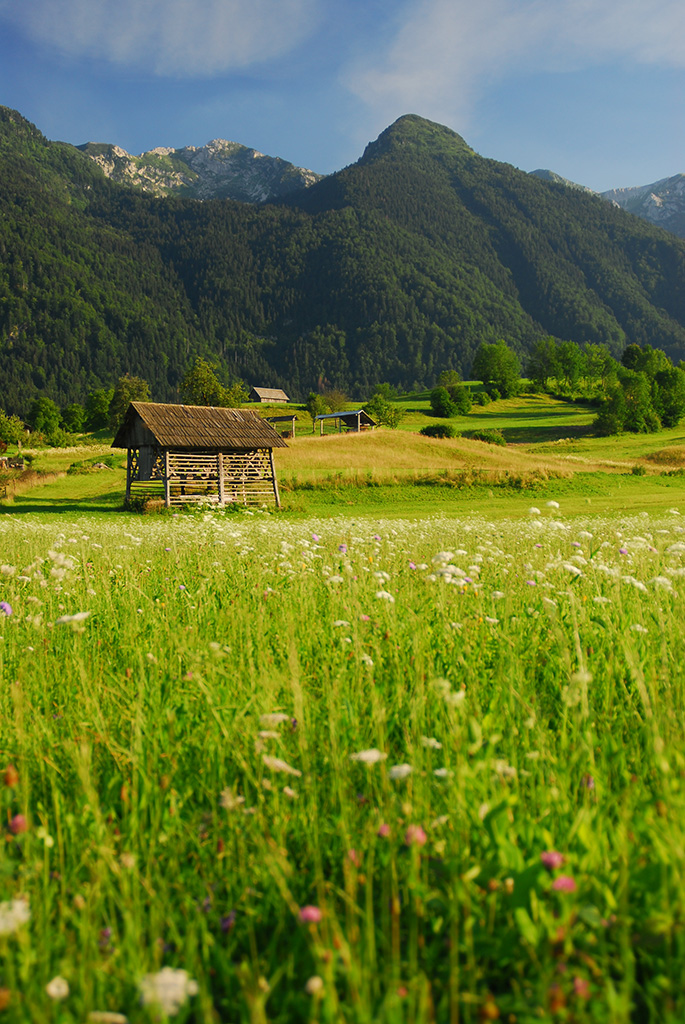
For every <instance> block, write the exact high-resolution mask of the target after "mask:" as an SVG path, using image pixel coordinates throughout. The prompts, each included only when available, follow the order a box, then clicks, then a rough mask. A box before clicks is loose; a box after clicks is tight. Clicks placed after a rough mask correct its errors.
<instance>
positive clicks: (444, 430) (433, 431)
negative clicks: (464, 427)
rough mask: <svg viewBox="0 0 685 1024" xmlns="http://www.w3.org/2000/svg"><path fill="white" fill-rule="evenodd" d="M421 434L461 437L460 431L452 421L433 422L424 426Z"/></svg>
mask: <svg viewBox="0 0 685 1024" xmlns="http://www.w3.org/2000/svg"><path fill="white" fill-rule="evenodd" d="M419 434H421V435H422V436H423V437H459V431H458V430H457V429H456V427H453V426H452V425H451V423H431V424H430V425H429V426H427V427H422V428H421V430H419Z"/></svg>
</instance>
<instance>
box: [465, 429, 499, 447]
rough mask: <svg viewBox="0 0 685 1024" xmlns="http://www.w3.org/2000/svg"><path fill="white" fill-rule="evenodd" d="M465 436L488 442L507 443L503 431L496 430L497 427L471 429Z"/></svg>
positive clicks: (473, 439)
mask: <svg viewBox="0 0 685 1024" xmlns="http://www.w3.org/2000/svg"><path fill="white" fill-rule="evenodd" d="M464 436H465V437H469V438H471V440H472V441H486V442H487V444H498V445H505V444H506V443H507V442H506V440H505V437H504V434H503V433H502V431H501V430H496V429H495V428H489V429H486V430H470V431H469V433H468V434H465V435H464Z"/></svg>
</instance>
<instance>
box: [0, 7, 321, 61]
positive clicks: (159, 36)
mask: <svg viewBox="0 0 685 1024" xmlns="http://www.w3.org/2000/svg"><path fill="white" fill-rule="evenodd" d="M317 6H318V3H317V0H249V2H246V0H24V2H23V3H18V2H17V0H0V13H1V14H2V15H3V17H4V18H6V19H8V20H10V21H12V22H13V23H14V24H15V25H17V26H18V27H19V28H20V29H22V30H23V31H24V32H25V33H26V34H27V35H29V36H30V37H31V38H32V39H34V40H37V41H40V42H42V43H45V44H47V45H51V46H55V47H57V48H58V49H59V50H61V51H62V52H63V53H65V54H67V55H69V56H74V57H77V56H78V57H82V56H85V57H92V58H100V59H104V60H107V61H111V62H112V63H115V64H121V65H125V66H129V67H133V68H137V69H146V70H149V71H152V72H154V73H155V74H158V75H180V76H211V75H216V74H220V73H222V72H225V71H230V70H231V69H234V68H244V67H246V66H248V65H250V64H253V63H256V62H258V61H265V60H269V59H271V58H273V57H276V56H278V55H279V54H282V53H285V52H287V51H288V50H289V49H291V48H292V47H293V46H294V45H295V44H297V43H299V42H300V41H301V40H302V39H304V38H305V37H306V36H307V35H308V34H309V33H310V31H312V28H313V25H314V22H315V20H316V11H317Z"/></svg>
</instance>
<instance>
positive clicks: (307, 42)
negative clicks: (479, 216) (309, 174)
mask: <svg viewBox="0 0 685 1024" xmlns="http://www.w3.org/2000/svg"><path fill="white" fill-rule="evenodd" d="M0 87H1V88H0V103H1V104H4V105H6V106H10V107H14V108H16V109H17V110H19V111H20V112H21V113H22V114H23V115H24V116H25V117H27V118H29V120H31V121H33V122H34V123H35V124H36V125H37V126H38V127H39V128H40V129H41V131H43V132H44V134H45V135H47V136H48V138H50V139H61V140H64V141H67V142H73V143H76V144H78V143H81V142H87V141H97V142H112V143H116V144H117V145H119V146H122V147H123V148H124V149H126V150H128V151H129V152H132V153H140V152H142V151H144V150H147V149H152V148H153V147H155V146H176V147H181V146H184V145H203V144H204V143H205V142H208V141H209V140H210V139H213V138H226V139H231V140H233V141H235V142H241V143H243V144H245V145H248V146H253V147H254V148H256V149H259V150H261V151H262V152H264V153H269V154H270V155H272V156H281V157H284V158H285V159H288V160H292V161H293V163H296V164H299V165H302V166H305V167H310V168H312V169H313V170H316V171H320V172H322V173H327V172H330V171H334V170H337V169H339V168H340V167H343V166H345V165H346V164H349V163H352V162H353V161H354V160H356V159H357V158H358V157H359V156H360V155H361V153H362V151H363V149H364V146H365V145H366V143H367V142H368V141H370V140H371V139H374V138H376V136H377V135H378V134H379V133H380V132H381V131H382V130H383V129H384V128H385V127H387V125H389V124H390V123H391V122H392V121H394V120H395V118H397V117H399V116H400V115H401V114H404V113H415V114H421V115H422V116H424V117H427V118H430V119H431V120H434V121H438V122H440V123H442V124H446V125H448V126H449V127H450V128H453V129H454V130H455V131H457V132H459V133H460V134H461V135H462V136H463V137H464V138H465V139H466V141H467V142H468V143H469V144H470V145H471V146H472V147H473V148H474V149H476V150H477V151H478V152H479V153H481V154H482V155H483V156H488V157H493V158H494V159H497V160H505V161H507V162H509V163H512V164H514V165H516V166H517V167H520V168H522V169H523V170H533V169H535V168H537V167H548V168H551V169H552V170H555V171H557V172H558V173H559V174H562V175H564V176H565V177H567V178H571V179H572V180H574V181H578V182H580V183H582V184H585V185H588V186H590V187H591V188H595V189H597V190H604V189H609V188H615V187H621V186H630V185H642V184H647V183H649V182H652V181H655V180H657V179H658V178H663V177H668V176H670V175H672V174H676V173H679V172H685V133H684V132H683V127H684V125H685V3H684V2H683V0H475V2H474V0H403V2H398V0H0Z"/></svg>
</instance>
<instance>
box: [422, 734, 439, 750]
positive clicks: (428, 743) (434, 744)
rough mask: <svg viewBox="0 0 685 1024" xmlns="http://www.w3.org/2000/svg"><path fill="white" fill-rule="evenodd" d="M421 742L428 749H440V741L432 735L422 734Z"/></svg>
mask: <svg viewBox="0 0 685 1024" xmlns="http://www.w3.org/2000/svg"><path fill="white" fill-rule="evenodd" d="M421 742H422V743H423V745H424V747H428V748H429V749H430V750H442V743H441V742H440V741H439V740H436V739H435V738H434V737H433V736H422V737H421Z"/></svg>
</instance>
